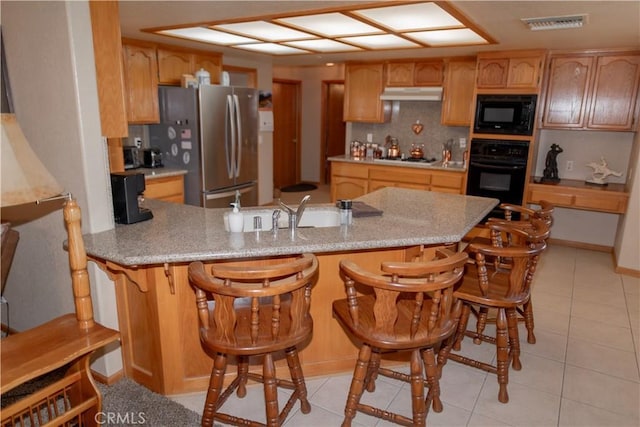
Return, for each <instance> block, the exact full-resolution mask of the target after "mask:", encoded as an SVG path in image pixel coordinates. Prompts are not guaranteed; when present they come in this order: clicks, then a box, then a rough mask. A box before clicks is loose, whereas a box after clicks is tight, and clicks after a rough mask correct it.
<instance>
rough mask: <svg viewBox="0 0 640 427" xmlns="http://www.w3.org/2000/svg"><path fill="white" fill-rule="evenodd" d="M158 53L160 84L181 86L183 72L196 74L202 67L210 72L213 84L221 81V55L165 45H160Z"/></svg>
mask: <svg viewBox="0 0 640 427" xmlns="http://www.w3.org/2000/svg"><path fill="white" fill-rule="evenodd" d="M157 54H158V81H159V83H160V84H164V85H177V86H179V85H180V84H181V83H182V75H183V74H191V75H193V76H195V73H196V72H197V71H198V70H200V69H201V68H203V69H205V70H206V71H208V72H209V75H210V79H211V84H218V83H220V71H221V70H222V58H221V56H220V55H214V54H205V53H196V52H193V51H186V50H184V49H179V48H171V47H168V46H164V45H162V46H159V47H158V50H157Z"/></svg>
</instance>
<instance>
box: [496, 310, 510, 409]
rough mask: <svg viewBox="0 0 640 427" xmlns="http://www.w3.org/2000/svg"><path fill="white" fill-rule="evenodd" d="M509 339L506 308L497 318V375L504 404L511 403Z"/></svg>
mask: <svg viewBox="0 0 640 427" xmlns="http://www.w3.org/2000/svg"><path fill="white" fill-rule="evenodd" d="M508 341H509V338H508V332H507V315H506V313H505V310H504V308H500V309H498V315H497V318H496V346H497V353H498V354H497V372H496V373H497V375H498V386H499V387H500V390H499V391H498V400H499V401H500V402H502V403H507V402H509V394H508V393H507V383H508V382H509V342H508Z"/></svg>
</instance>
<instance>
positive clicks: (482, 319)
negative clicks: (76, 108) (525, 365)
mask: <svg viewBox="0 0 640 427" xmlns="http://www.w3.org/2000/svg"><path fill="white" fill-rule="evenodd" d="M500 208H502V209H504V217H505V219H502V218H489V219H488V220H487V223H491V224H499V223H501V224H507V225H511V226H513V227H517V228H520V229H522V230H525V231H533V230H534V229H535V226H534V221H535V222H538V221H542V222H544V223H545V224H546V226H547V227H548V228H549V229H551V226H552V225H553V210H554V205H553V204H551V203H549V202H547V201H544V200H542V201H540V209H537V210H534V209H529V208H525V207H523V206H520V205H511V204H508V203H503V204H501V205H500ZM514 213H518V214H519V219H514V215H513V214H514ZM546 237H548V234H547V235H546ZM471 243H485V244H486V243H491V244H492V245H493V246H509V245H511V244H512V242H510V241H508V240H502V239H500V234H499V233H498V234H494V235H493V236H491V237H489V238H486V237H475V238H474V239H473V240H471ZM520 243H522V242H520ZM466 251H467V252H469V246H467V248H466ZM473 259H474V256H473V254H471V257H470V262H474V261H473ZM491 262H492V263H494V264H495V263H496V262H498V263H500V265H501V268H508V259H503V260H491ZM516 310H517V313H518V314H519V315H520V316H519V317H518V320H523V321H524V324H525V327H526V328H527V342H528V343H529V344H535V343H536V336H535V334H534V331H533V330H534V327H535V325H534V319H533V303H532V301H531V297H529V299H528V300H527V301H526V302H525V303H524V304H523V305H522V306H520V307H517V309H516ZM487 322H495V318H494V319H489V318H488V310H486V309H484V308H481V309H480V310H479V312H478V322H477V324H476V325H477V326H476V327H477V332H478V333H479V334H482V332H483V330H484V327H485V325H486V323H487ZM476 341H477V340H476Z"/></svg>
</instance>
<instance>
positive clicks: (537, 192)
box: [526, 177, 629, 214]
mask: <svg viewBox="0 0 640 427" xmlns="http://www.w3.org/2000/svg"><path fill="white" fill-rule="evenodd" d="M539 181H540V178H539V177H533V178H531V180H530V182H529V189H528V191H527V198H526V199H527V203H539V202H540V201H541V200H546V201H548V202H551V203H553V204H554V205H556V206H559V207H565V208H571V209H583V210H588V211H596V212H608V213H617V214H622V213H625V212H626V211H627V203H628V201H629V193H628V191H626V189H625V185H624V184H613V183H610V184H607V185H593V184H587V183H586V182H585V181H581V180H575V179H561V180H560V182H559V183H558V184H543V183H541V182H539Z"/></svg>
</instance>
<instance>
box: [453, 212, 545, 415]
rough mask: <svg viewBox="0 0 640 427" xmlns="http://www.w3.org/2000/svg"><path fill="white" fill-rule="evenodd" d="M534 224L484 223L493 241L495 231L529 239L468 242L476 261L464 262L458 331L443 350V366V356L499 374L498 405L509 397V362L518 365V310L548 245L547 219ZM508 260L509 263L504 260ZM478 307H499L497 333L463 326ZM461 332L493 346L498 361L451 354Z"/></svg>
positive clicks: (457, 346)
mask: <svg viewBox="0 0 640 427" xmlns="http://www.w3.org/2000/svg"><path fill="white" fill-rule="evenodd" d="M534 224H535V225H536V227H538V228H536V229H535V230H534V231H531V232H527V231H525V230H522V229H519V228H516V227H512V226H509V225H506V224H500V223H494V224H491V223H489V224H488V227H489V228H490V229H491V232H492V238H493V239H498V237H497V236H496V235H497V234H500V235H501V236H502V237H501V238H500V239H501V240H503V241H504V240H508V241H511V242H516V241H519V240H520V239H522V240H523V241H526V242H527V243H523V244H512V245H510V246H495V245H493V244H491V243H488V244H487V243H484V244H483V243H472V244H471V245H470V252H471V253H473V254H474V255H475V263H474V264H472V263H467V266H466V269H465V270H466V271H465V274H464V277H463V279H462V283H461V284H460V286H459V287H457V288H456V291H455V293H454V295H455V297H456V298H457V299H458V300H460V301H462V302H463V306H462V314H461V316H460V322H459V325H458V330H457V332H456V335H455V339H454V340H449V341H448V342H447V345H445V347H444V349H443V359H442V363H443V364H444V363H446V360H447V359H452V360H454V361H456V362H460V363H463V364H465V365H468V366H472V367H474V368H478V369H482V370H484V371H487V372H491V373H494V374H497V376H498V384H499V386H500V390H499V393H498V400H499V401H500V402H502V403H507V402H508V401H509V395H508V394H507V384H508V382H509V365H510V364H512V366H513V369H515V370H520V369H521V368H522V364H521V363H520V341H519V336H518V320H517V314H516V309H517V307H518V306H521V305H522V304H524V303H525V302H526V301H528V300H529V298H530V292H531V282H532V280H533V275H534V273H535V269H536V265H537V262H538V258H539V256H540V254H541V253H542V251H544V249H545V248H546V245H547V244H546V238H547V237H548V233H549V229H548V227H547V226H546V223H544V222H543V221H541V222H535V221H534ZM487 259H491V260H494V264H490V263H489V262H487ZM507 259H508V263H506V261H505V260H507ZM503 261H504V262H505V263H506V265H507V267H506V268H502V262H503ZM480 309H482V310H485V311H486V310H489V309H495V310H496V311H497V316H496V336H495V337H491V336H487V335H484V334H483V333H481V332H478V331H477V330H476V331H472V330H467V324H468V321H469V316H470V313H471V312H472V311H473V312H474V313H476V314H477V313H478V311H479V310H480ZM465 335H466V336H470V337H472V338H473V339H474V341H475V342H476V343H477V344H480V343H482V342H489V343H492V344H495V345H496V350H497V364H496V365H490V364H488V363H484V362H480V361H477V360H473V359H470V358H468V357H466V356H463V355H461V354H456V353H451V352H450V350H451V348H452V347H453V349H455V350H460V347H461V342H462V340H463V338H464V336H465ZM441 366H442V365H441Z"/></svg>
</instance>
